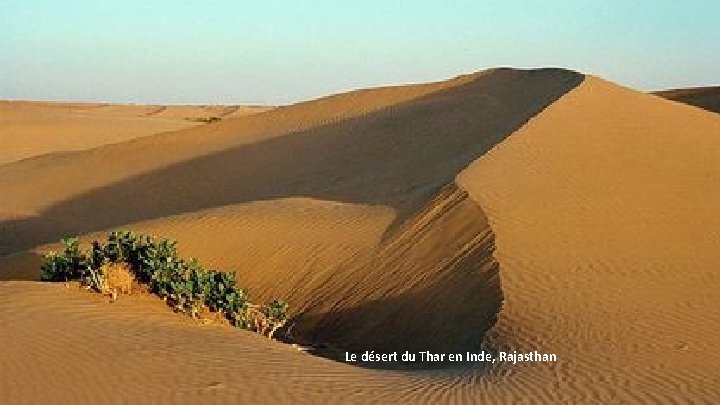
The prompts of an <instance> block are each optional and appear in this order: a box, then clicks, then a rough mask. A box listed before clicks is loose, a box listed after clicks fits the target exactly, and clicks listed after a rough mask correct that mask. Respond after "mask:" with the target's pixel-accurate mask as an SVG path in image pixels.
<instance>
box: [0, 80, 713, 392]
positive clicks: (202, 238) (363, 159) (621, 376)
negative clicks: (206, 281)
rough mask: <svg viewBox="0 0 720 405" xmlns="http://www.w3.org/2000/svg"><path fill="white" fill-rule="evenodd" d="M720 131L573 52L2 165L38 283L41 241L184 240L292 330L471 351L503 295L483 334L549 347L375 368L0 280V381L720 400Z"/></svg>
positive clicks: (15, 274) (150, 308) (8, 233)
mask: <svg viewBox="0 0 720 405" xmlns="http://www.w3.org/2000/svg"><path fill="white" fill-rule="evenodd" d="M581 80H582V83H580V81H581ZM578 84H579V85H578ZM576 86H577V87H576ZM558 99H559V100H558ZM548 105H549V106H548ZM533 117H534V118H533ZM529 119H530V121H529V122H527V121H528V120H529ZM719 149H720V117H718V116H717V115H715V114H711V113H708V112H704V111H702V110H699V109H696V108H692V107H688V106H683V105H679V104H676V103H672V102H669V101H664V100H662V99H660V98H657V97H654V96H651V95H645V94H642V93H638V92H634V91H631V90H628V89H624V88H621V87H618V86H616V85H613V84H611V83H607V82H604V81H602V80H600V79H596V78H592V77H589V78H585V79H584V80H583V77H582V76H580V75H577V74H573V73H571V72H567V71H561V70H538V71H513V70H508V69H500V70H493V71H488V72H485V73H483V74H478V75H471V76H463V77H461V78H458V79H455V80H451V81H447V82H440V83H435V84H430V85H419V86H408V87H399V88H384V89H373V90H366V91H360V92H353V93H348V94H344V95H338V96H333V97H329V98H325V99H321V100H317V101H313V102H308V103H302V104H298V105H294V106H290V107H283V108H279V109H277V110H274V111H271V112H268V113H264V114H259V115H253V116H249V117H241V118H236V119H228V120H224V121H222V122H220V123H217V124H213V125H208V126H202V127H196V128H192V129H188V130H185V131H179V132H176V133H173V134H172V138H171V137H170V134H168V135H165V134H161V135H156V136H152V137H148V138H142V139H137V140H134V141H130V142H126V143H122V144H118V145H109V146H104V147H101V148H98V149H94V150H91V151H82V152H77V153H73V154H68V155H61V156H54V155H51V156H46V157H41V158H38V159H33V160H30V161H25V162H17V163H13V164H6V165H3V166H0V192H2V193H3V195H6V196H11V197H10V198H9V199H8V200H7V201H4V202H3V203H2V205H0V207H2V209H1V210H0V215H3V218H4V219H3V220H2V223H0V252H2V253H4V254H6V256H5V257H4V258H3V259H0V275H5V276H0V277H2V278H5V279H15V280H18V279H30V278H33V277H37V273H38V271H37V257H35V256H34V253H33V252H42V251H45V250H47V249H48V248H49V247H50V246H48V245H45V244H46V243H48V242H52V241H54V240H56V239H57V238H58V237H60V236H63V235H65V234H70V233H81V234H88V236H93V235H96V234H97V233H96V232H100V231H104V230H106V229H111V228H120V227H122V228H131V229H138V230H142V231H145V232H152V233H156V234H161V235H168V236H173V237H175V238H177V239H179V240H180V242H181V248H182V250H183V253H185V254H188V255H192V256H197V257H199V258H201V259H202V260H203V261H205V262H207V263H209V264H212V265H213V266H219V267H224V268H228V269H232V270H234V271H236V272H237V274H238V277H239V279H240V280H241V282H242V283H243V284H244V285H246V286H248V287H249V288H250V290H251V293H252V294H254V295H255V296H256V297H257V298H259V299H265V298H268V297H274V296H283V297H286V298H288V299H289V301H290V302H291V303H292V305H293V310H294V313H295V314H301V316H300V318H299V320H298V322H299V323H298V329H299V332H300V333H301V337H303V338H305V339H307V340H310V341H313V340H314V341H316V342H327V343H332V344H333V345H336V346H344V347H345V348H349V349H353V350H354V349H358V348H362V347H369V348H382V349H387V348H389V349H394V348H400V347H408V348H411V349H417V348H420V347H432V348H433V349H436V350H443V351H447V350H448V349H449V348H452V349H456V348H459V347H468V346H470V345H471V344H472V343H477V341H478V339H479V338H480V337H481V335H482V333H483V332H484V331H485V328H486V327H487V326H488V325H490V324H491V323H492V322H493V319H492V318H493V314H494V311H495V310H497V306H498V304H499V299H500V298H501V297H504V304H503V306H502V310H501V311H500V313H499V316H498V323H497V325H496V326H495V327H494V328H493V329H492V330H491V332H490V339H489V343H490V345H491V346H493V347H495V348H501V349H502V348H512V349H516V350H521V351H528V350H538V351H540V352H549V353H557V355H558V357H559V361H558V362H557V363H550V364H547V363H528V364H517V365H511V364H501V365H496V366H495V367H493V368H490V369H487V368H473V367H469V368H467V367H465V368H461V369H457V370H435V371H389V370H385V371H383V370H369V369H362V368H358V367H355V366H351V365H347V364H343V363H340V362H334V361H331V360H327V359H323V358H319V357H316V356H312V355H309V354H306V353H302V352H300V351H297V350H295V349H293V348H292V347H290V346H288V345H281V344H277V343H274V342H271V341H268V340H267V339H264V338H262V337H259V336H257V335H254V334H252V333H249V332H243V331H236V330H233V329H231V328H229V327H218V326H208V325H202V324H200V323H198V322H194V321H192V320H190V319H187V318H184V317H182V316H179V315H175V314H172V313H171V312H170V311H168V309H167V308H166V307H165V305H164V304H163V303H162V302H158V301H157V300H153V299H152V298H150V297H141V296H132V297H123V298H122V299H121V300H120V301H119V302H117V303H115V304H108V303H107V301H106V300H105V299H103V298H101V297H99V296H96V295H92V294H89V293H85V292H83V291H79V290H78V289H77V288H76V286H75V285H72V286H70V287H69V288H68V287H66V286H65V285H64V284H50V283H37V282H29V281H4V282H0V321H1V322H3V324H4V325H12V326H11V327H9V328H4V329H3V330H2V332H1V333H2V334H3V336H2V340H3V342H8V343H6V344H4V345H3V346H1V348H0V363H1V364H0V365H2V367H0V370H2V371H0V373H2V378H0V392H3V393H4V394H5V395H6V398H10V399H11V400H20V399H21V398H24V399H30V400H33V401H37V402H41V401H43V400H55V401H58V400H67V401H74V402H77V401H87V402H107V401H110V400H119V401H122V400H127V401H147V402H157V401H166V402H178V401H188V402H191V401H199V400H208V399H211V400H220V401H222V400H235V401H238V400H246V401H249V400H253V401H264V402H298V401H300V402H312V403H317V402H325V401H328V400H336V401H341V400H343V401H348V402H369V401H370V402H371V401H376V402H413V403H417V402H422V401H425V402H444V401H452V402H479V401H495V402H497V401H501V402H510V401H527V402H532V401H544V402H558V401H572V402H611V401H623V402H633V401H645V402H648V401H653V400H656V401H662V402H674V401H681V402H682V401H693V400H695V401H701V400H706V401H712V400H716V399H718V398H720V392H719V391H720V389H718V387H720V372H719V371H718V369H717V367H716V364H717V362H718V360H720V358H718V357H720V355H718V353H717V351H715V350H714V347H713V345H714V344H715V343H716V341H717V339H716V337H715V334H716V331H717V330H718V327H720V302H718V300H720V298H718V295H717V294H716V291H717V290H718V287H720V280H719V279H718V277H717V270H716V269H717V265H718V264H720V249H718V247H719V246H718V245H719V244H720V236H719V234H718V229H720V227H719V225H720V223H719V222H720V217H719V216H718V215H716V213H714V209H715V208H716V207H717V206H718V203H719V202H720V201H719V200H720V187H718V185H720V161H718V159H717V156H720V153H719V152H720V150H719ZM129 152H133V153H129ZM87 167H93V168H98V170H93V171H92V172H90V173H88V172H87V171H83V168H87ZM49 168H52V170H49ZM63 179H67V180H63ZM69 182H72V187H68V186H67V185H68V184H69ZM715 211H716V209H715ZM498 265H499V268H500V272H499V279H500V281H501V283H498V273H497V269H498ZM500 284H502V296H501V295H500V291H499V287H500ZM27 381H43V382H46V383H45V384H44V385H43V386H42V389H38V387H37V386H33V387H32V388H30V386H29V385H28V384H27V383H26V382H27ZM78 381H83V383H82V384H80V385H79V384H78Z"/></svg>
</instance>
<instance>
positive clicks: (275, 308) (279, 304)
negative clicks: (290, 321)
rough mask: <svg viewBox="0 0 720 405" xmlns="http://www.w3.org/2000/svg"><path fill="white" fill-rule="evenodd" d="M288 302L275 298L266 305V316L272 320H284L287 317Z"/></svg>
mask: <svg viewBox="0 0 720 405" xmlns="http://www.w3.org/2000/svg"><path fill="white" fill-rule="evenodd" d="M287 311H288V303H287V302H285V301H283V300H281V299H274V300H272V301H271V302H270V303H268V304H267V305H266V306H265V317H267V318H268V319H269V320H271V321H275V322H282V321H284V320H285V319H287Z"/></svg>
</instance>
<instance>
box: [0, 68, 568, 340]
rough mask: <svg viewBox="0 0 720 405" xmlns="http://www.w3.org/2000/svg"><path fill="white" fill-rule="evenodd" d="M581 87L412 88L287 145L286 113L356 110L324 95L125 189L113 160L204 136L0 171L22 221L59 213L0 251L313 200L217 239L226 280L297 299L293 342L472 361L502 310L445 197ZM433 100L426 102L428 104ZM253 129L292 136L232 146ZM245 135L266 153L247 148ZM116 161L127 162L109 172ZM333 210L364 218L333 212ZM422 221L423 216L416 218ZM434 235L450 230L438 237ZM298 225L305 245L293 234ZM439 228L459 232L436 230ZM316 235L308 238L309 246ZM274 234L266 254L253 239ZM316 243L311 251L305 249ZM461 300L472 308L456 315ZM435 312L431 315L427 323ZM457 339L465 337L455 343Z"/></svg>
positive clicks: (461, 216)
mask: <svg viewBox="0 0 720 405" xmlns="http://www.w3.org/2000/svg"><path fill="white" fill-rule="evenodd" d="M581 78H582V76H580V75H578V74H575V73H571V72H567V71H561V70H552V69H548V70H539V71H527V72H521V71H513V70H509V69H506V70H498V71H495V72H491V73H490V74H479V75H474V76H468V77H463V78H460V79H456V80H453V81H450V82H447V83H442V86H440V85H438V84H431V85H428V86H425V87H422V86H416V87H413V88H411V89H413V90H415V91H418V90H422V91H423V92H424V93H427V94H424V95H423V96H421V97H419V98H418V97H417V96H416V95H413V96H415V97H413V98H408V97H407V96H406V94H411V93H408V89H407V88H403V87H400V88H395V89H380V90H374V92H375V93H379V94H378V95H382V94H383V93H385V94H387V100H388V103H389V102H396V101H395V100H398V99H401V100H402V99H406V100H407V101H404V102H403V103H401V104H394V105H393V106H392V107H391V108H378V106H369V109H370V110H371V111H373V112H369V113H368V112H364V111H363V110H359V111H358V110H357V108H358V106H355V105H353V106H352V108H353V109H355V111H358V112H360V113H361V114H362V115H360V116H357V117H352V118H345V119H342V120H339V121H337V122H330V123H327V122H326V119H321V120H317V121H316V124H315V125H316V126H315V127H313V128H311V129H308V130H304V131H300V132H293V131H295V130H296V128H295V125H296V121H295V120H294V119H292V120H288V121H287V122H283V121H282V119H283V118H285V117H287V116H290V117H291V118H292V117H293V116H294V115H299V114H300V113H299V112H297V111H295V110H302V111H307V113H303V114H302V115H303V116H311V117H312V115H313V114H316V115H317V116H319V117H323V116H326V115H327V114H328V110H329V111H334V114H338V113H340V114H342V113H345V112H344V111H343V110H346V111H353V110H349V109H348V108H347V107H346V106H345V104H344V103H348V102H349V101H350V100H354V99H357V98H358V97H357V96H358V94H357V93H351V94H349V95H343V96H336V97H331V98H330V101H332V100H334V102H332V103H331V102H330V101H329V100H328V99H322V100H319V101H315V102H309V103H306V104H304V105H297V106H293V107H288V108H287V109H283V108H281V109H278V110H275V111H271V112H268V113H265V114H261V115H255V116H250V117H246V119H245V120H241V119H238V120H234V121H231V120H229V121H225V122H221V123H219V124H217V125H213V127H215V128H217V129H218V131H221V132H220V133H218V134H217V135H215V142H217V144H216V145H220V143H219V140H225V142H224V143H223V144H222V145H224V147H225V149H223V150H222V151H220V152H215V153H213V154H210V155H205V156H199V157H195V158H193V159H190V160H185V161H181V162H176V163H174V164H170V165H168V166H166V167H163V168H157V169H155V170H154V171H152V172H149V173H143V174H140V175H137V174H136V175H135V176H132V177H129V178H127V177H128V173H127V172H131V173H132V170H136V169H139V168H140V167H141V166H140V164H137V165H128V162H127V161H126V159H125V158H124V156H122V155H118V153H117V150H118V149H120V148H129V147H133V148H134V149H133V150H134V152H133V157H132V159H134V160H135V161H142V162H145V163H146V164H147V166H146V167H151V166H150V165H153V164H157V163H156V162H158V161H163V160H165V161H169V160H170V159H178V156H179V155H181V154H182V153H189V152H190V151H191V150H194V149H191V147H194V146H195V145H196V142H197V141H198V140H197V137H198V136H205V134H204V133H202V132H203V131H200V130H199V129H198V130H195V129H193V130H192V131H191V132H188V133H187V134H186V136H187V137H184V136H183V135H181V134H178V133H175V134H173V137H172V138H173V139H172V143H171V144H165V143H163V144H162V147H159V146H158V144H157V143H156V141H157V140H158V137H152V138H145V139H142V140H138V141H136V142H133V143H125V144H121V145H112V146H108V147H106V148H102V149H95V150H92V151H89V152H84V153H77V154H74V155H70V156H64V157H62V159H59V158H56V157H54V156H53V157H49V158H48V159H39V160H35V161H32V162H21V163H19V164H16V165H10V166H6V168H5V169H6V170H5V171H3V170H2V169H0V177H2V178H4V179H7V182H6V183H5V184H8V185H9V187H8V188H7V191H8V192H12V193H13V194H14V195H16V196H18V198H15V199H14V202H15V203H18V204H23V205H20V206H19V208H21V209H22V210H23V211H24V212H29V211H30V212H31V211H32V210H33V209H37V208H36V207H37V204H38V203H41V204H48V203H50V202H53V201H58V202H57V203H56V204H54V205H50V206H49V207H47V208H44V209H42V210H38V211H39V213H38V215H33V216H30V217H27V218H19V219H11V220H9V221H6V223H5V226H6V227H7V228H8V229H12V233H10V232H8V233H7V234H6V235H3V238H2V239H1V240H2V242H3V243H2V246H3V248H5V249H7V250H9V252H8V253H12V252H13V250H12V249H14V247H13V244H17V243H21V244H22V243H25V244H27V245H26V246H22V245H20V247H30V246H32V245H36V244H38V243H42V242H47V241H50V240H56V239H57V238H58V237H59V236H62V235H66V234H77V233H81V234H82V233H87V232H91V231H96V230H102V229H107V228H112V227H117V226H127V225H128V224H132V223H135V222H138V221H143V220H147V219H157V218H163V217H167V216H169V215H183V214H186V213H196V212H198V211H201V210H208V209H215V208H218V207H225V210H224V211H223V213H222V214H220V215H226V216H227V214H228V213H231V212H232V213H233V214H234V215H235V217H236V218H237V217H238V216H242V215H247V216H248V217H250V218H257V216H258V215H262V214H255V213H254V211H253V210H252V209H248V210H243V208H244V207H243V204H244V205H245V206H248V205H249V204H251V203H253V202H255V207H256V208H257V206H258V205H260V206H263V205H262V204H257V202H261V201H262V202H265V203H264V207H265V208H258V209H264V210H266V211H265V212H270V213H272V212H286V211H288V206H287V204H286V203H285V204H283V202H282V201H283V199H286V198H288V197H299V196H302V197H306V198H308V199H310V200H308V202H298V201H297V200H295V201H294V203H295V205H293V206H291V207H290V208H289V209H290V211H289V212H294V211H295V210H297V209H299V210H306V211H308V214H309V215H308V217H309V219H308V220H307V221H306V223H305V224H298V223H297V221H296V220H295V218H296V217H298V216H297V215H295V214H292V215H290V214H288V215H287V216H285V215H284V214H280V215H272V214H267V213H266V214H265V215H262V216H260V219H256V220H255V222H254V223H253V224H254V226H256V227H258V228H259V230H258V231H253V230H250V229H247V228H245V229H242V228H240V227H239V226H238V227H237V228H239V229H236V230H235V232H234V233H236V234H237V235H232V236H225V235H223V236H222V241H217V242H216V243H219V244H224V245H225V246H227V247H226V248H225V250H226V251H230V250H234V252H230V253H231V254H230V256H228V258H227V260H233V261H234V263H233V265H232V267H231V268H230V269H231V270H234V271H236V272H237V273H238V275H239V278H240V280H241V282H243V284H245V285H247V286H248V287H250V288H251V289H252V290H253V291H257V292H256V294H257V296H258V297H259V299H262V300H267V299H270V298H273V297H275V296H282V297H287V299H289V300H292V302H293V303H294V312H295V313H298V314H302V316H301V317H299V318H298V319H296V322H297V327H296V328H295V330H296V331H297V333H298V338H299V339H301V340H302V341H306V342H308V343H313V344H315V343H322V344H330V345H333V346H336V347H339V348H343V349H353V350H368V349H373V350H386V351H392V350H400V349H403V348H406V349H417V350H420V349H434V350H440V349H442V350H449V349H450V348H455V349H457V350H461V349H462V350H466V349H471V348H474V347H477V345H478V343H479V342H480V340H481V339H482V336H483V334H484V333H485V331H487V329H488V328H489V327H490V326H491V325H492V323H493V321H494V319H495V317H494V315H495V313H496V312H497V311H498V308H499V305H500V302H501V295H500V293H499V286H498V282H497V266H496V265H495V264H494V262H493V259H492V250H493V248H494V246H493V241H492V233H491V232H490V230H489V229H488V227H487V223H486V221H485V219H484V217H483V215H482V211H481V210H478V209H477V208H476V207H474V206H473V205H472V204H470V205H468V203H466V202H464V199H465V196H464V194H463V193H461V192H459V191H458V192H455V191H452V192H447V191H443V188H446V186H447V185H450V184H452V183H453V179H454V176H455V175H456V174H457V173H458V172H459V171H460V170H461V169H462V168H463V167H465V166H467V164H469V163H470V162H472V161H473V160H474V159H476V158H477V157H479V156H480V155H482V154H483V153H484V152H485V151H487V150H488V149H490V148H491V147H492V146H493V145H495V144H496V143H497V142H498V141H500V140H502V139H503V138H504V137H505V136H507V135H509V134H510V133H512V131H514V130H515V129H517V128H519V127H520V126H521V125H522V124H523V123H524V122H526V121H527V120H528V119H529V118H530V117H531V116H532V115H534V114H536V113H537V112H539V111H540V110H541V109H542V108H544V107H545V106H547V105H548V104H549V103H551V102H552V101H554V100H555V99H556V98H557V97H559V96H561V95H562V94H564V93H565V92H566V91H567V90H568V89H569V88H571V87H572V86H574V85H576V84H577V83H578V82H579V81H580V80H581ZM438 88H440V89H442V90H437V89H438ZM393 90H394V91H393ZM431 90H433V91H434V92H432V93H428V91H431ZM371 92H373V91H371ZM396 92H397V93H398V94H395V93H396ZM530 95H532V96H530ZM362 96H363V97H367V96H366V95H362ZM380 100H383V98H380ZM328 104H330V106H331V107H332V108H330V107H328ZM318 109H319V110H320V111H318ZM285 110H290V112H288V111H285ZM351 113H352V114H357V113H355V112H351ZM263 120H264V121H267V122H268V123H269V125H272V127H271V128H272V129H274V130H275V131H278V130H284V131H291V132H289V133H288V132H284V133H281V132H268V130H267V129H266V128H267V127H266V125H268V124H265V123H262V122H261V125H260V128H261V129H264V130H265V132H259V133H257V134H253V133H249V134H248V133H247V132H241V131H243V130H245V129H246V128H247V126H248V121H263ZM318 121H319V122H318ZM255 125H258V124H255ZM317 125H319V126H317ZM250 128H251V129H253V128H254V127H250ZM224 131H227V133H225V132H224ZM230 131H237V132H230ZM283 134H284V136H283ZM191 135H192V137H190V136H191ZM250 136H255V137H258V138H260V139H262V140H256V141H254V142H251V143H249V144H242V143H241V142H243V141H246V139H247V137H250ZM268 137H269V139H263V138H268ZM186 139H187V141H188V142H184V141H185V140H186ZM246 142H247V141H246ZM237 143H240V144H239V145H238V146H236V145H235V144H237ZM215 147H217V146H215ZM176 151H181V152H178V153H176ZM194 152H195V153H197V151H194ZM118 157H120V158H121V159H122V160H120V161H117V160H116V159H117V158H118ZM88 160H92V161H93V162H94V163H89V162H88ZM113 160H115V161H113ZM48 164H52V166H53V168H54V170H53V171H52V172H49V171H46V170H44V168H45V167H47V166H46V165H48ZM85 167H95V168H97V170H96V171H95V172H94V174H93V175H92V176H85V175H83V176H79V175H77V173H80V172H81V171H83V170H84V168H85ZM120 169H124V170H125V173H123V174H122V176H123V177H126V178H127V179H125V180H123V181H120V182H113V181H112V180H114V179H113V177H114V176H116V175H117V172H118V171H119V170H120ZM71 173H73V174H71ZM108 174H109V175H108ZM20 178H23V180H22V183H21V184H18V183H20V181H18V179H20ZM30 178H32V179H33V180H32V182H33V183H35V184H38V183H42V184H44V185H45V184H46V185H47V187H48V188H47V189H46V190H45V191H44V193H43V198H42V199H40V198H39V196H38V197H35V196H32V197H30V198H27V199H26V196H27V194H25V193H26V192H30V193H38V192H39V189H37V188H30V187H28V181H27V180H28V179H30ZM69 178H75V179H76V180H74V182H73V187H58V186H57V185H61V184H63V179H69ZM91 182H95V184H92V183H91ZM100 182H102V183H100ZM13 183H15V184H13ZM83 183H85V184H83ZM91 184H92V186H91ZM99 185H101V186H100V187H98V186H99ZM85 187H87V188H89V189H90V190H88V191H87V192H84V193H80V194H78V195H75V196H72V198H67V199H65V200H61V199H62V198H63V197H62V196H63V195H66V194H65V193H68V192H70V193H77V192H78V191H82V190H83V188H85ZM91 187H94V189H92V188H91ZM451 188H452V187H451ZM338 204H352V205H359V206H360V207H359V208H353V207H352V206H348V207H349V208H346V209H337V208H335V207H336V206H337V205H338ZM231 205H232V206H233V207H228V206H231ZM267 206H270V208H267ZM295 207H300V208H295ZM248 208H249V207H248ZM310 211H315V212H314V213H312V214H310ZM343 211H347V212H348V214H345V213H344V212H343ZM36 212H37V211H36ZM204 212H206V211H204ZM213 212H214V213H215V212H217V211H213ZM416 212H426V214H424V217H417V215H416ZM214 213H207V215H215V214H214ZM346 215H349V218H348V217H347V216H346ZM302 216H305V213H302V214H301V216H299V217H302ZM466 216H467V217H466ZM358 217H359V218H358ZM456 217H457V218H456ZM183 221H184V222H185V223H187V222H192V221H193V220H187V219H184V220H183ZM367 221H370V222H367ZM313 222H315V223H326V224H328V227H327V230H325V231H320V230H319V229H318V228H313V227H308V225H309V224H312V223H313ZM361 222H363V224H361ZM232 223H237V221H233V222H232ZM242 223H243V224H245V225H247V224H248V221H247V220H244V221H242ZM436 223H437V224H444V225H442V226H439V225H438V228H439V229H435V226H436V225H435V224H436ZM156 224H157V222H156ZM364 226H367V227H368V231H366V232H368V233H369V235H370V236H371V237H370V241H375V243H374V244H368V241H367V240H366V239H368V238H367V237H361V238H358V237H351V238H348V241H347V247H346V248H339V247H338V246H337V245H338V241H339V240H340V239H341V238H339V237H338V235H342V234H344V233H349V234H351V235H352V234H355V233H356V232H357V231H358V230H361V229H362V227H364ZM371 226H374V229H370V227H371ZM302 227H304V228H305V232H298V228H300V231H302ZM446 227H447V228H451V229H454V231H452V232H445V231H443V229H445V228H446ZM156 229H157V233H159V234H169V232H164V231H163V229H162V226H160V227H157V228H156ZM370 230H371V231H372V233H370V232H369V231H370ZM310 231H312V232H313V233H314V234H315V235H314V236H313V237H308V236H307V235H308V234H309V232H310ZM238 232H241V233H238ZM268 234H269V235H272V238H273V239H274V240H275V243H268V239H270V238H269V237H268V236H264V237H263V235H268ZM373 234H375V235H379V236H380V237H381V239H380V240H378V239H379V238H378V237H377V236H372V235H373ZM301 235H306V236H301ZM203 236H204V237H206V235H205V234H203ZM177 238H178V239H179V240H182V241H184V240H185V239H189V240H192V239H193V238H191V237H182V236H178V237H177ZM312 240H314V241H315V242H314V246H308V245H309V241H312ZM409 241H412V243H413V245H412V246H413V247H412V248H410V249H407V248H405V249H406V251H402V249H401V248H403V247H404V246H411V243H410V242H409ZM15 246H18V245H15ZM448 247H450V248H448ZM191 248H192V247H191ZM259 251H262V252H264V254H263V255H257V256H256V260H254V261H251V262H248V260H247V259H243V258H242V255H246V254H252V253H251V252H259ZM246 252H248V253H246ZM331 252H332V253H331ZM333 253H334V254H333ZM347 253H353V254H352V255H348V254H347ZM197 256H199V257H200V258H201V259H205V257H207V256H210V255H208V254H207V253H205V252H202V251H198V254H197ZM209 262H212V260H209ZM243 262H245V263H243ZM240 264H245V266H242V265H240ZM453 285H454V286H458V287H459V286H462V288H463V292H462V293H461V292H460V289H459V288H456V290H457V293H456V294H453V295H447V294H442V293H441V292H442V291H443V290H444V289H445V288H448V286H453ZM468 302H474V303H475V304H476V305H475V306H465V307H463V305H462V304H463V303H468ZM454 308H464V309H462V310H461V311H460V312H459V313H458V314H457V317H454V315H453V316H450V314H452V313H453V312H454ZM431 309H432V311H433V312H434V313H435V314H436V315H435V316H434V317H428V316H427V315H426V314H425V313H424V312H423V310H431ZM419 318H423V319H419ZM399 319H400V320H399ZM361 328H364V329H362V330H361ZM463 330H472V332H470V333H460V331H463ZM391 337H393V338H391Z"/></svg>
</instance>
